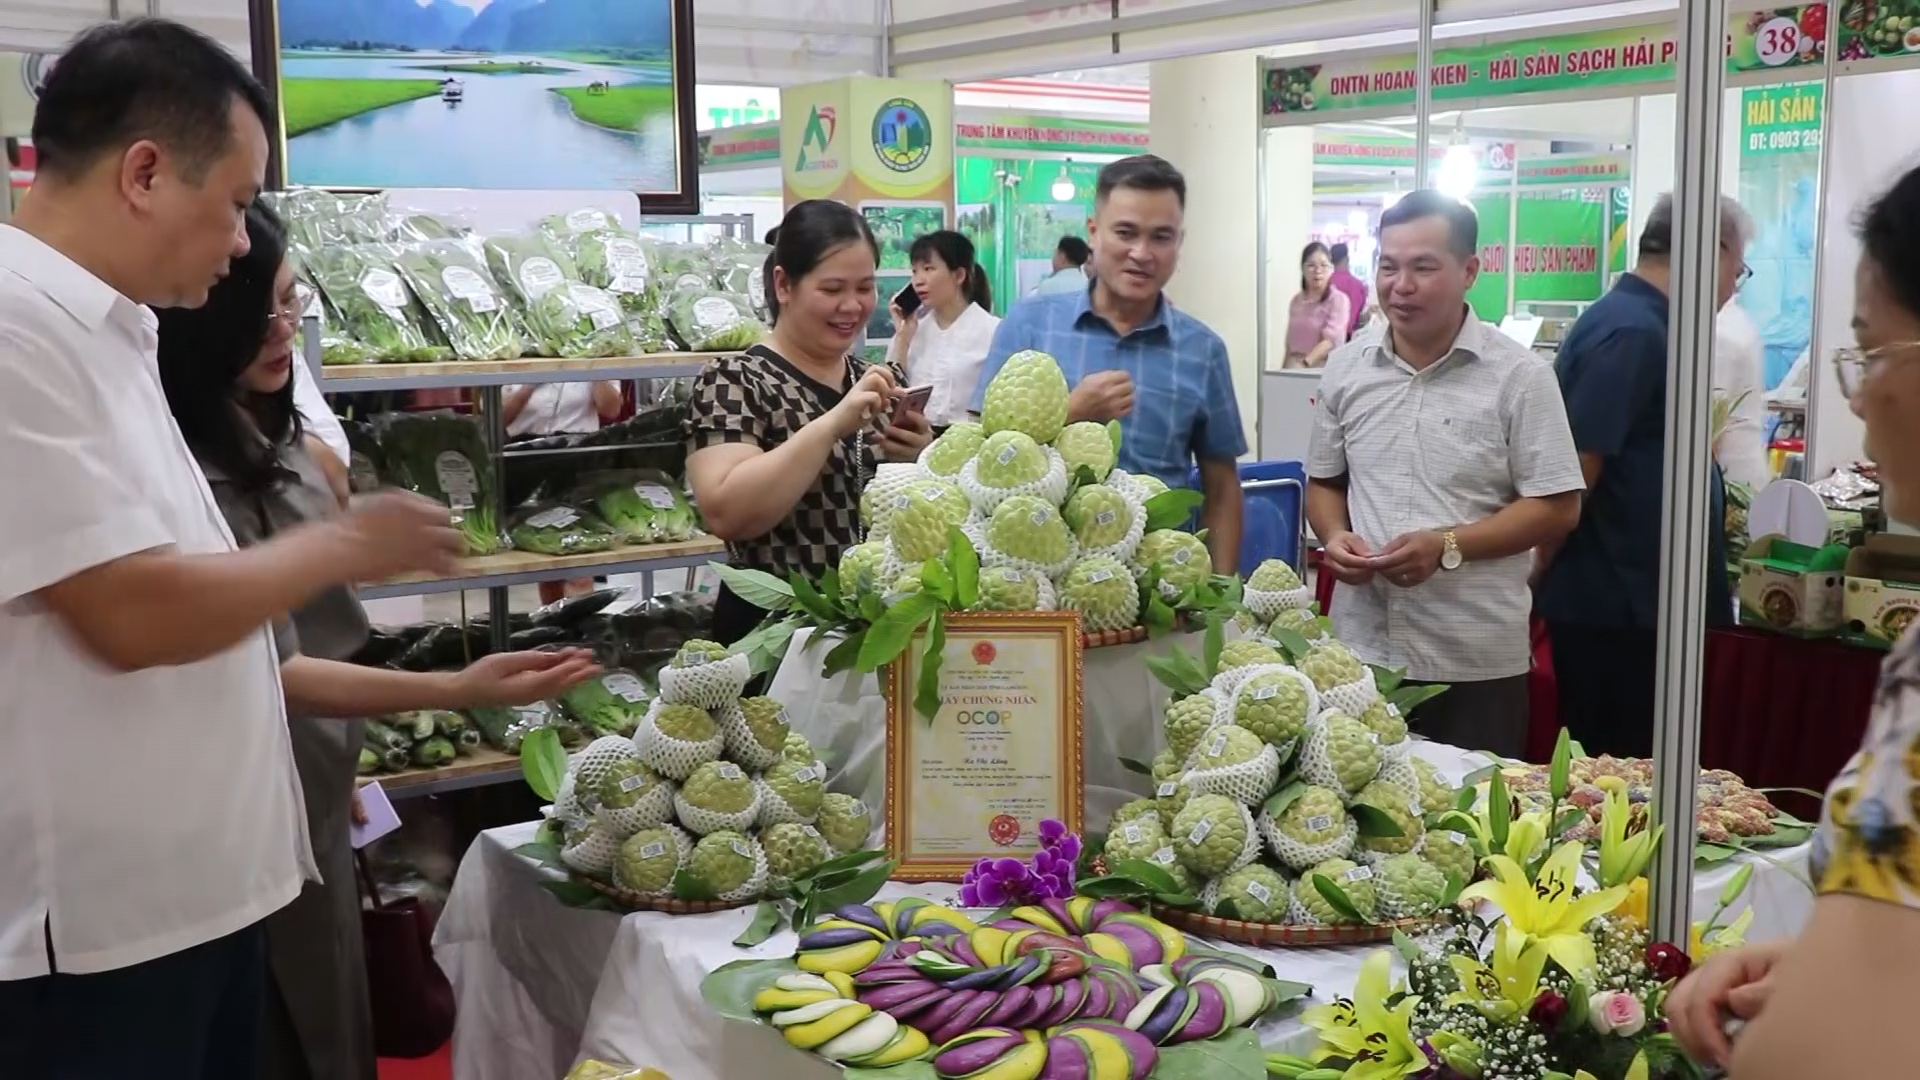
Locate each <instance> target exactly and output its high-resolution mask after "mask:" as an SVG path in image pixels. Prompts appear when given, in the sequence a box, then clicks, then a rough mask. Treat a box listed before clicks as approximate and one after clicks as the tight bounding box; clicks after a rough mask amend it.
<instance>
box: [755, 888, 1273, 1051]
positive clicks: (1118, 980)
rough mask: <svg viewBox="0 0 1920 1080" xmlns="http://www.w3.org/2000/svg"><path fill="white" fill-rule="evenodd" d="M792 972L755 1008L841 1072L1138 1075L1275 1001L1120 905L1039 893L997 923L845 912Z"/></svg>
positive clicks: (859, 908) (911, 904)
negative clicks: (1175, 1049)
mask: <svg viewBox="0 0 1920 1080" xmlns="http://www.w3.org/2000/svg"><path fill="white" fill-rule="evenodd" d="M795 962H796V965H797V966H798V967H799V969H800V971H799V972H798V973H796V974H790V975H784V976H780V977H779V978H777V979H775V980H774V982H773V983H772V985H770V986H768V987H767V988H765V989H763V990H761V991H760V992H759V993H758V994H757V995H756V996H755V998H754V1001H753V1008H754V1010H755V1011H756V1012H757V1013H759V1014H760V1015H762V1016H763V1017H765V1018H766V1019H767V1021H768V1022H769V1023H771V1024H772V1025H773V1026H774V1027H775V1028H777V1029H779V1030H780V1032H781V1034H782V1035H783V1036H784V1037H785V1038H786V1039H787V1041H788V1042H789V1043H790V1044H791V1045H793V1046H795V1047H798V1048H800V1049H804V1050H811V1051H813V1052H815V1053H817V1054H820V1055H821V1056H823V1057H826V1058H828V1059H829V1060H832V1061H836V1062H839V1063H841V1064H844V1065H851V1066H857V1067H864V1068H881V1067H885V1066H886V1065H892V1064H899V1063H901V1062H904V1061H908V1060H913V1059H915V1058H923V1057H926V1058H931V1062H932V1065H933V1068H934V1071H935V1072H936V1073H938V1074H939V1075H940V1076H941V1077H943V1078H947V1080H962V1078H972V1077H993V1076H1020V1077H1030V1078H1033V1077H1041V1076H1062V1077H1064V1076H1072V1077H1084V1078H1088V1080H1141V1078H1144V1077H1146V1076H1147V1075H1149V1074H1151V1073H1152V1072H1153V1069H1154V1066H1155V1065H1156V1064H1157V1063H1158V1060H1159V1048H1160V1047H1162V1046H1168V1045H1174V1044H1178V1043H1185V1042H1194V1041H1198V1040H1203V1039H1209V1038H1213V1037H1215V1036H1217V1035H1219V1034H1221V1033H1223V1032H1225V1031H1227V1030H1229V1029H1231V1028H1235V1027H1243V1026H1247V1025H1249V1024H1252V1023H1253V1022H1255V1021H1256V1020H1258V1019H1259V1018H1260V1017H1261V1016H1263V1015H1265V1014H1266V1013H1267V1012H1269V1011H1270V1010H1271V1009H1272V1008H1273V1007H1274V1005H1275V1003H1276V995H1275V993H1274V989H1273V986H1272V984H1271V982H1270V981H1269V980H1267V979H1266V978H1265V977H1264V976H1263V975H1262V973H1261V972H1260V971H1259V970H1257V969H1256V968H1254V967H1252V966H1249V964H1248V963H1247V962H1245V961H1242V960H1239V959H1236V958H1233V957H1229V956H1226V955H1221V954H1214V953H1211V952H1202V953H1193V952H1190V951H1189V949H1188V946H1187V941H1186V938H1185V937H1184V936H1182V935H1181V934H1180V933H1179V932H1178V931H1176V930H1174V929H1173V928H1172V927H1169V926H1167V925H1166V924H1165V923H1162V922H1160V921H1159V920H1157V919H1154V918H1152V917H1150V916H1148V915H1145V914H1142V913H1141V912H1139V911H1137V910H1135V909H1134V908H1132V907H1130V906H1129V905H1127V904H1125V903H1123V902H1121V901H1117V900H1092V899H1088V898H1085V897H1076V898H1074V899H1071V900H1047V901H1044V902H1043V903H1042V904H1037V905H1031V906H1026V907H1019V908H1015V909H1014V910H1013V911H1011V912H1010V913H1008V916H1007V917H1006V918H1004V919H1002V920H1000V921H998V922H995V923H992V924H990V925H978V924H975V923H974V922H973V921H972V920H970V919H969V918H967V916H965V915H964V914H962V913H960V912H957V911H953V910H951V909H948V908H944V907H940V906H938V905H934V904H931V903H928V902H926V901H924V900H919V899H917V898H916V899H909V900H903V901H899V902H897V903H891V902H884V901H883V902H879V903H875V904H872V905H856V906H852V907H847V908H842V909H841V910H840V911H838V912H836V913H835V914H834V915H833V916H832V917H830V918H827V919H825V920H822V921H821V922H819V923H817V924H815V926H814V927H812V928H811V929H809V930H808V931H806V932H804V933H803V934H802V935H801V938H800V947H799V951H798V952H797V954H796V955H795Z"/></svg>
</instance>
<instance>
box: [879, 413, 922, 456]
mask: <svg viewBox="0 0 1920 1080" xmlns="http://www.w3.org/2000/svg"><path fill="white" fill-rule="evenodd" d="M932 441H933V422H932V421H930V420H928V419H927V414H926V413H923V412H895V413H894V414H893V423H892V424H891V425H890V426H888V427H887V428H886V429H885V430H883V431H881V432H880V442H879V444H878V445H877V446H876V447H875V449H876V450H877V451H878V452H879V454H880V459H881V460H882V461H918V460H919V459H920V451H922V450H925V449H926V448H927V444H928V443H930V442H932Z"/></svg>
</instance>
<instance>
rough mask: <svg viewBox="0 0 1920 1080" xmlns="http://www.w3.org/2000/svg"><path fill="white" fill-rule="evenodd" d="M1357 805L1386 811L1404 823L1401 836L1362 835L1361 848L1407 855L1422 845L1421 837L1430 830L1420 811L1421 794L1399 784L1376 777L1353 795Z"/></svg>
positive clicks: (1362, 849)
mask: <svg viewBox="0 0 1920 1080" xmlns="http://www.w3.org/2000/svg"><path fill="white" fill-rule="evenodd" d="M1353 801H1354V803H1355V804H1356V805H1366V806H1371V807H1374V808H1375V809H1377V810H1379V811H1381V812H1382V813H1384V814H1386V815H1387V816H1388V817H1390V818H1392V819H1393V823H1394V824H1395V825H1398V826H1400V835H1399V836H1366V835H1364V834H1363V835H1362V836H1361V837H1360V850H1361V851H1367V852H1373V853H1375V854H1379V855H1403V854H1405V853H1407V852H1409V851H1412V850H1414V849H1415V848H1417V847H1419V846H1420V838H1421V837H1422V836H1423V835H1425V833H1426V831H1427V830H1426V826H1425V824H1424V823H1423V822H1422V821H1421V818H1420V815H1419V813H1418V811H1419V809H1420V800H1419V796H1417V795H1415V794H1414V793H1413V792H1411V791H1408V790H1407V789H1406V788H1403V787H1401V786H1400V785H1398V784H1395V783H1392V782H1390V781H1386V780H1375V781H1374V782H1372V783H1370V784H1368V785H1367V786H1366V787H1363V788H1361V789H1360V792H1359V794H1357V795H1355V796H1354V797H1353Z"/></svg>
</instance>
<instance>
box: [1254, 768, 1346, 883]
mask: <svg viewBox="0 0 1920 1080" xmlns="http://www.w3.org/2000/svg"><path fill="white" fill-rule="evenodd" d="M1262 824H1263V825H1264V829H1263V831H1264V832H1265V833H1266V838H1267V845H1268V846H1269V847H1271V848H1272V849H1273V853H1274V854H1275V855H1278V856H1279V857H1280V861H1281V862H1282V863H1283V864H1285V865H1286V866H1287V867H1288V868H1289V869H1293V870H1306V869H1308V868H1310V867H1312V866H1314V865H1315V864H1317V863H1321V862H1325V861H1326V860H1328V859H1336V858H1341V857H1344V856H1346V855H1348V854H1350V853H1351V852H1352V851H1353V840H1354V836H1355V835H1356V834H1357V833H1358V832H1359V828H1358V826H1356V825H1355V824H1354V822H1353V818H1351V817H1349V816H1348V814H1347V807H1346V804H1345V803H1344V802H1343V801H1342V798H1341V795H1340V793H1339V792H1336V791H1333V790H1331V789H1329V788H1324V787H1312V786H1309V787H1308V788H1307V789H1306V790H1305V791H1303V792H1301V793H1300V795H1299V797H1298V798H1296V799H1294V800H1293V802H1291V803H1289V804H1288V805H1287V808H1286V809H1285V810H1283V811H1281V813H1280V816H1279V817H1277V818H1273V817H1269V818H1265V820H1264V821H1263V822H1262Z"/></svg>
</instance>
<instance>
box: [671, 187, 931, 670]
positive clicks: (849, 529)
mask: <svg viewBox="0 0 1920 1080" xmlns="http://www.w3.org/2000/svg"><path fill="white" fill-rule="evenodd" d="M878 264H879V248H878V246H877V245H876V244H875V243H874V240H873V233H872V232H871V231H870V230H869V229H868V228H867V222H866V219H865V218H863V217H861V216H860V214H859V213H858V212H856V211H854V210H853V209H851V208H849V207H847V206H846V205H845V204H843V203H837V202H830V201H828V200H825V199H812V200H809V201H807V202H803V203H799V204H797V205H795V206H794V208H793V209H792V210H789V211H788V212H787V216H786V218H785V219H784V220H782V221H781V222H780V228H779V238H778V240H777V241H776V242H775V244H774V247H773V254H771V255H769V256H768V257H767V269H766V280H767V304H768V307H770V308H771V309H772V311H773V319H774V323H773V333H772V334H771V335H769V336H768V338H767V340H766V342H765V343H763V344H760V345H756V346H754V347H753V348H751V349H749V350H747V351H746V352H745V353H742V354H741V355H739V356H730V357H726V358H723V359H720V360H716V361H714V362H713V363H711V364H708V365H707V368H706V370H705V371H703V372H701V374H700V378H699V380H698V381H697V382H696V383H695V385H694V393H693V403H692V407H691V408H690V409H689V410H688V419H687V480H688V483H689V485H690V486H691V487H692V488H693V497H694V500H695V501H696V502H698V503H699V504H700V513H701V516H702V517H703V518H704V519H705V521H706V525H707V529H708V531H710V532H712V533H713V534H714V535H715V536H718V537H719V538H720V539H722V540H725V541H726V542H727V557H728V561H729V562H731V563H732V565H734V566H739V567H745V568H748V569H753V570H764V571H766V572H768V573H771V574H773V575H775V576H777V577H780V578H782V579H785V578H786V577H787V576H788V574H790V573H792V572H794V571H798V572H800V573H802V574H805V575H806V576H808V577H810V578H811V577H817V576H818V575H819V574H820V573H821V572H822V571H824V570H825V569H826V568H827V567H829V566H835V565H838V563H839V561H840V556H841V554H842V553H843V552H845V551H846V549H847V548H850V547H852V546H853V545H855V544H857V543H859V542H860V494H861V492H862V491H863V490H864V489H865V488H866V484H867V481H868V480H870V479H871V478H872V477H873V473H874V470H875V468H877V467H878V463H879V462H881V461H912V460H914V459H915V458H917V457H918V456H919V454H920V451H921V450H922V449H924V448H925V447H926V445H927V443H928V442H929V441H930V439H931V429H930V428H929V427H928V425H927V419H926V417H925V416H923V415H920V414H917V413H902V414H901V415H899V416H897V417H896V416H894V415H893V402H894V399H895V397H896V388H897V387H898V386H899V385H900V382H901V381H902V380H901V378H900V376H899V373H898V372H897V371H895V370H893V369H892V368H889V367H887V366H885V365H868V364H865V363H862V362H861V361H859V360H856V359H854V358H853V357H852V356H851V355H850V353H851V352H852V350H853V346H854V342H855V341H856V340H858V339H859V337H860V333H861V331H862V330H864V329H865V328H866V325H867V319H868V318H869V317H870V316H872V314H873V310H874V307H875V305H876V304H877V303H878V298H877V296H876V294H875V292H874V279H875V271H876V269H877V267H878ZM765 614H766V613H765V612H763V611H761V610H760V609H758V608H756V607H754V606H752V605H751V604H748V603H747V602H746V601H744V600H742V599H740V598H739V597H738V596H735V595H734V594H733V593H732V592H731V591H729V590H727V589H726V588H724V587H722V589H721V591H720V596H719V599H718V601H717V602H716V604H715V609H714V623H715V625H714V636H715V638H716V639H717V640H719V641H721V642H723V643H726V644H732V643H733V642H735V641H738V640H739V639H740V638H741V637H743V636H744V635H745V634H746V633H747V632H748V631H750V630H752V629H753V628H754V626H755V625H756V624H758V623H759V622H760V620H761V618H762V617H764V616H765Z"/></svg>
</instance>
